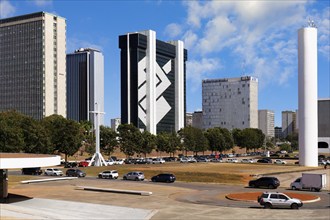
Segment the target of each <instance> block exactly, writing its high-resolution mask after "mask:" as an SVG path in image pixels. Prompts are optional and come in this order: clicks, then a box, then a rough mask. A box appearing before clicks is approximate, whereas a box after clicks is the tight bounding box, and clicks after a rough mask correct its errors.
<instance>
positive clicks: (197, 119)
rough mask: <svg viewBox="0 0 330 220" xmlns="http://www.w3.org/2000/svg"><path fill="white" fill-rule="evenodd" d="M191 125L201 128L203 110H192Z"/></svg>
mask: <svg viewBox="0 0 330 220" xmlns="http://www.w3.org/2000/svg"><path fill="white" fill-rule="evenodd" d="M192 126H193V127H195V128H199V129H203V111H194V113H193V115H192Z"/></svg>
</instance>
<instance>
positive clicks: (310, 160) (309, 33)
mask: <svg viewBox="0 0 330 220" xmlns="http://www.w3.org/2000/svg"><path fill="white" fill-rule="evenodd" d="M298 96H299V106H298V111H299V114H298V116H299V118H298V120H299V122H298V124H299V164H300V165H302V166H310V167H317V166H318V141H317V140H318V118H317V29H316V28H315V27H306V28H301V29H299V31H298Z"/></svg>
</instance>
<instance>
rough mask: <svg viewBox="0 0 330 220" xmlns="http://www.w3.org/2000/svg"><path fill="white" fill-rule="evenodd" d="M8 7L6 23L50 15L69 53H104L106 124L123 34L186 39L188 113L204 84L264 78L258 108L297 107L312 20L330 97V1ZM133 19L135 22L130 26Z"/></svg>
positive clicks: (323, 87)
mask: <svg viewBox="0 0 330 220" xmlns="http://www.w3.org/2000/svg"><path fill="white" fill-rule="evenodd" d="M76 3H77V2H75V1H68V2H63V1H59V2H55V1H42V0H38V1H7V0H6V1H5V0H1V2H0V4H1V7H0V10H1V13H0V16H1V18H7V17H13V16H19V15H23V14H29V13H34V12H38V11H46V12H49V13H54V14H57V15H59V16H61V17H64V18H66V21H67V36H66V37H67V50H66V53H67V54H68V53H72V52H73V51H74V50H76V49H79V48H81V47H85V48H86V47H92V48H96V49H99V50H101V51H102V53H103V54H104V64H105V70H104V75H105V82H104V86H105V94H104V97H105V109H104V110H105V112H106V115H105V121H104V122H105V124H106V125H109V126H110V119H111V118H117V117H120V55H119V54H120V49H119V48H118V36H119V35H123V34H125V33H127V32H136V31H141V30H148V29H152V30H155V31H156V32H157V38H159V39H162V40H164V41H168V40H183V41H184V42H185V48H186V49H187V50H188V51H189V53H188V61H187V84H186V86H187V89H186V93H187V112H194V111H196V110H201V109H202V93H201V88H202V79H214V78H230V77H241V76H244V75H252V76H254V77H257V78H258V79H259V104H258V109H269V110H273V111H274V112H275V126H280V125H281V112H282V111H285V110H293V111H295V110H296V109H298V68H297V62H298V56H297V32H298V29H299V28H301V27H302V26H305V25H306V24H307V21H308V18H311V19H313V20H314V21H315V24H316V25H317V27H318V43H319V44H318V88H319V89H318V98H319V99H320V98H328V97H329V69H330V68H329V60H330V58H329V56H330V55H329V50H330V46H329V32H330V31H329V13H330V12H329V11H330V6H329V4H330V3H329V2H327V1H317V2H312V1H286V2H269V1H257V2H245V3H244V4H243V3H242V2H239V1H234V2H228V1H224V2H223V1H207V2H202V3H200V2H197V1H184V2H179V1H175V2H172V1H157V2H154V1H137V2H125V1H124V2H118V1H99V2H97V4H95V2H93V1H82V2H80V3H79V9H77V6H76ZM132 21H133V22H132Z"/></svg>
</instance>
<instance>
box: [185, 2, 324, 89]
mask: <svg viewBox="0 0 330 220" xmlns="http://www.w3.org/2000/svg"><path fill="white" fill-rule="evenodd" d="M306 2H307V1H284V2H283V1H280V2H276V1H244V2H243V1H206V2H202V3H200V2H198V1H189V2H185V3H184V5H185V6H186V7H187V13H188V15H187V20H186V22H187V23H186V25H187V28H186V30H185V33H184V34H183V36H184V37H183V38H184V39H185V41H186V45H187V48H188V49H189V47H191V49H190V54H192V55H190V57H191V56H193V57H194V60H195V62H197V61H196V60H198V58H200V59H203V57H204V56H206V55H207V56H208V57H209V59H213V58H212V57H217V58H219V57H221V56H223V55H224V56H227V55H231V56H232V57H235V58H236V59H237V60H245V62H246V68H247V69H248V70H249V72H252V73H251V74H252V75H255V76H257V77H259V78H260V80H259V82H261V81H263V83H264V84H267V83H274V81H275V83H277V84H280V85H283V84H285V83H286V82H287V80H288V79H290V78H291V77H293V76H295V75H296V72H297V71H296V69H295V68H296V65H295V63H296V62H297V59H296V54H297V43H296V42H297V29H298V28H300V27H301V26H302V25H303V24H305V21H306ZM325 18H329V16H328V17H327V16H325V15H323V20H325V25H324V26H326V24H327V23H326V19H325ZM328 27H329V26H328ZM327 36H328V35H327ZM324 39H326V38H324ZM188 46H189V47H188ZM327 49H329V47H328V48H327V47H323V48H322V51H326V50H327ZM224 51H226V53H228V52H229V54H222V53H223V52H224ZM320 51H321V50H320ZM199 63H202V62H199ZM194 64H195V63H194ZM290 65H291V66H294V67H291V68H288V67H287V66H290ZM238 68H239V67H238ZM193 71H194V73H193V74H192V76H194V78H193V79H194V80H195V79H199V78H198V77H200V76H201V77H203V76H205V74H203V73H198V71H202V69H199V68H197V69H195V70H193ZM188 74H191V73H188ZM197 76H198V77H197ZM188 79H189V78H188Z"/></svg>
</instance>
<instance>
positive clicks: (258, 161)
mask: <svg viewBox="0 0 330 220" xmlns="http://www.w3.org/2000/svg"><path fill="white" fill-rule="evenodd" d="M257 163H272V160H271V159H266V158H264V159H259V160H257Z"/></svg>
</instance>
